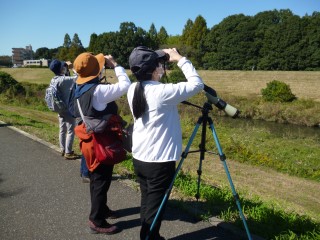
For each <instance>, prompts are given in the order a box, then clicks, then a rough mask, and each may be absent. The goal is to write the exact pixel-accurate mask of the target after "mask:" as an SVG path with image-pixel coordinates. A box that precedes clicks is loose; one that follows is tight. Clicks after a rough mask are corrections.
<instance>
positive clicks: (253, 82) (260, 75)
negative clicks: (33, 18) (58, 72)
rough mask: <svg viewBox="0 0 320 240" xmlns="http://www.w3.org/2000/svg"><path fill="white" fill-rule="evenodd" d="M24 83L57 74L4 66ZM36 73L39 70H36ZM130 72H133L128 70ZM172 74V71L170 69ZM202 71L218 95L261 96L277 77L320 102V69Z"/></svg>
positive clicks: (295, 91) (109, 74) (110, 75)
mask: <svg viewBox="0 0 320 240" xmlns="http://www.w3.org/2000/svg"><path fill="white" fill-rule="evenodd" d="M0 71H4V72H7V73H9V74H10V75H11V76H13V78H15V79H16V80H18V81H22V82H31V83H47V84H49V82H50V80H51V78H52V77H53V73H52V72H51V71H50V70H49V69H47V68H0ZM35 72H36V73H35ZM127 73H128V74H131V72H130V71H129V70H128V71H127ZM168 73H170V71H168ZM198 73H199V74H200V76H201V77H202V78H203V81H204V82H205V84H207V85H208V86H210V87H212V88H214V89H215V90H216V91H217V92H218V94H220V95H227V94H231V95H234V96H244V97H248V96H257V95H260V90H261V89H262V88H265V87H266V84H267V83H268V82H270V81H273V80H278V81H282V82H285V83H287V84H289V85H290V88H291V90H292V92H293V94H295V95H296V96H297V97H298V98H308V99H313V100H316V101H319V102H320V90H319V89H320V72H319V71H313V72H311V71H310V72H306V71H304V72H302V71H300V72H298V71H206V70H199V71H198ZM106 76H107V79H108V81H110V82H113V81H114V80H115V79H116V78H115V75H114V72H113V70H107V71H106Z"/></svg>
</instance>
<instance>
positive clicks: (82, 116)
mask: <svg viewBox="0 0 320 240" xmlns="http://www.w3.org/2000/svg"><path fill="white" fill-rule="evenodd" d="M77 104H78V108H79V112H80V115H81V118H82V121H83V122H84V124H85V125H88V122H86V121H85V120H84V115H83V112H82V109H81V106H80V102H79V99H77ZM88 126H89V127H90V128H91V126H90V124H89V125H88ZM91 129H92V128H91Z"/></svg>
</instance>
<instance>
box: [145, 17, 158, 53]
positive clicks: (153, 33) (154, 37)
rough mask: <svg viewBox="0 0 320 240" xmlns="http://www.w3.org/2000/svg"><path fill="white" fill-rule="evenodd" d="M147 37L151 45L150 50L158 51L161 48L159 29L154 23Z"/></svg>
mask: <svg viewBox="0 0 320 240" xmlns="http://www.w3.org/2000/svg"><path fill="white" fill-rule="evenodd" d="M147 36H148V38H149V39H148V41H150V44H149V46H150V48H151V49H157V48H158V47H159V43H158V32H157V29H156V27H155V26H154V24H153V23H152V24H151V26H150V29H149V32H148V34H147Z"/></svg>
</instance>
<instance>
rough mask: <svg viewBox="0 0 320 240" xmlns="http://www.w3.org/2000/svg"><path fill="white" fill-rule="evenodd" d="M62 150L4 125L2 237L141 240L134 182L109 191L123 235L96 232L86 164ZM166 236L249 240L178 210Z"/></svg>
mask: <svg viewBox="0 0 320 240" xmlns="http://www.w3.org/2000/svg"><path fill="white" fill-rule="evenodd" d="M57 137H58V133H57ZM56 150H57V148H56V147H55V146H51V145H50V144H48V143H44V142H41V141H40V142H39V141H38V140H34V139H31V138H30V137H27V136H25V135H24V134H21V132H17V131H15V130H12V129H10V128H9V127H8V126H6V125H5V124H1V123H0V164H1V167H0V211H1V214H0V239H2V240H7V239H8V240H9V239H10V240H14V239H19V240H22V239H32V240H35V239H45V240H56V239H59V240H64V239H72V240H73V239H81V240H83V239H89V240H90V239H111V240H118V239H119V240H120V239H121V240H126V239H128V240H129V239H136V240H138V239H139V230H140V221H139V203H140V195H139V191H138V190H137V189H136V188H133V187H132V186H130V181H129V180H123V179H121V177H118V176H114V179H113V181H112V184H111V189H110V190H109V193H108V205H109V206H110V207H111V209H113V210H117V211H118V214H119V218H118V219H114V220H110V221H109V222H110V223H112V224H116V225H117V226H119V227H120V228H121V229H122V231H121V232H120V233H118V234H115V235H108V236H106V235H101V234H90V233H89V229H88V214H89V209H90V198H89V184H87V183H82V181H81V178H80V173H79V168H80V161H79V160H73V161H70V160H69V161H67V160H64V158H62V157H61V156H60V154H59V152H58V151H56ZM160 233H161V235H163V236H164V237H165V238H166V239H171V240H189V239H191V240H193V239H194V240H201V239H216V240H222V239H227V240H238V239H243V236H242V237H240V236H239V235H238V234H234V233H232V232H230V231H227V230H226V229H224V228H222V227H219V226H214V225H212V224H210V223H209V222H204V221H197V220H195V219H194V218H192V217H191V216H189V215H187V214H186V213H184V212H182V211H181V210H179V209H176V208H174V207H172V206H171V207H170V206H168V208H167V209H166V213H165V217H164V221H163V223H162V227H161V230H160Z"/></svg>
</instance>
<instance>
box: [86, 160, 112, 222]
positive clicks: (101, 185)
mask: <svg viewBox="0 0 320 240" xmlns="http://www.w3.org/2000/svg"><path fill="white" fill-rule="evenodd" d="M112 171H113V165H104V164H100V165H99V166H98V167H97V168H96V169H95V170H94V171H93V172H91V173H90V195H91V212H90V216H89V219H90V220H91V221H92V222H93V223H94V224H95V225H96V226H98V227H103V226H105V225H106V220H105V219H106V215H107V213H108V211H109V208H108V206H107V192H108V190H109V188H110V185H111V180H112Z"/></svg>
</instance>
